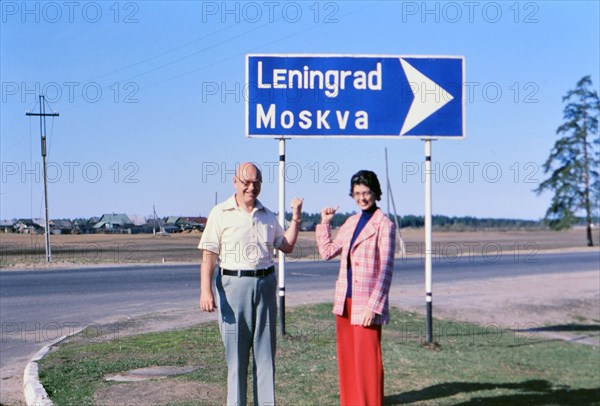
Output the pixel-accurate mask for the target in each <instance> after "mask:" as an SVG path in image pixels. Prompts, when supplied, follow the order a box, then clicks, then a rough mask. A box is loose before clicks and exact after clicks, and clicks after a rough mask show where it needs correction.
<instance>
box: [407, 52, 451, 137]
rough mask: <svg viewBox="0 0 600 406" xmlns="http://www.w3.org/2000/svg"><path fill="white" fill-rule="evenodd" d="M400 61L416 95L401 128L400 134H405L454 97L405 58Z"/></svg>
mask: <svg viewBox="0 0 600 406" xmlns="http://www.w3.org/2000/svg"><path fill="white" fill-rule="evenodd" d="M400 63H401V64H402V68H403V69H404V73H405V74H406V78H407V79H408V83H409V85H410V90H411V91H412V93H413V95H414V96H415V97H414V99H413V101H412V103H411V105H410V108H409V109H408V114H407V115H406V119H404V124H402V129H401V130H400V135H404V134H406V133H407V132H409V131H410V130H412V129H413V128H415V127H416V126H417V125H418V124H420V123H421V122H422V121H423V120H425V119H426V118H427V117H429V116H430V115H432V114H433V113H435V112H436V111H438V110H439V109H441V108H442V107H444V106H445V105H446V104H447V103H448V102H450V101H451V100H452V99H454V97H453V96H452V95H451V94H450V93H448V92H447V91H445V90H444V89H442V87H441V86H440V85H438V84H437V83H435V82H434V81H433V80H431V79H429V78H428V77H427V76H425V75H423V74H422V73H421V72H419V71H418V70H416V69H415V68H414V67H413V66H412V65H411V64H409V63H408V62H406V61H405V60H404V59H400ZM418 93H420V94H418Z"/></svg>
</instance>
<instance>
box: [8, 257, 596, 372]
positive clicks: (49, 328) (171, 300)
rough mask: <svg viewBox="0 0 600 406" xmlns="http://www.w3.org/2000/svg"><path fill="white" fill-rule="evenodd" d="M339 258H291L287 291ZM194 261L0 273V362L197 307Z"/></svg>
mask: <svg viewBox="0 0 600 406" xmlns="http://www.w3.org/2000/svg"><path fill="white" fill-rule="evenodd" d="M447 254H448V255H446V256H445V257H436V258H435V260H434V263H433V272H434V292H435V282H449V281H466V280H474V279H477V280H482V279H486V278H491V277H498V276H504V277H511V276H517V275H538V274H540V275H541V274H549V273H564V272H579V271H586V270H587V271H589V270H598V269H600V254H599V253H598V252H586V253H568V254H567V253H563V254H539V253H532V252H528V251H522V252H511V253H509V254H507V253H504V254H503V255H496V253H495V252H493V253H490V254H489V255H486V256H469V255H464V253H463V255H461V256H460V257H459V258H457V257H456V256H453V255H452V253H447ZM338 266H339V263H338V262H320V261H319V262H316V261H312V262H288V263H287V265H286V270H287V272H286V274H287V275H286V291H287V295H288V296H290V295H294V294H297V293H298V292H303V291H310V290H315V289H323V288H330V289H333V286H334V279H335V277H336V273H337V267H338ZM423 269H424V266H423V260H422V259H408V260H401V259H398V260H396V266H395V270H396V271H395V272H396V275H395V277H394V283H395V284H404V285H407V284H415V285H417V284H421V285H422V284H423V283H424V276H423ZM198 273H199V266H198V265H197V264H189V265H165V266H157V265H154V266H148V265H139V266H116V267H106V268H97V267H96V268H81V269H64V270H61V269H56V270H51V271H50V270H44V271H14V272H13V271H2V272H0V320H1V325H2V326H1V327H2V330H1V344H0V353H1V359H0V368H2V367H4V366H5V365H7V364H9V363H11V362H14V361H15V360H19V359H23V358H25V357H29V356H32V355H33V354H34V353H35V352H36V351H37V350H38V349H39V348H41V347H42V346H43V345H45V344H47V343H48V342H50V341H52V340H54V339H55V338H58V337H60V336H61V335H64V334H67V333H69V332H72V331H73V330H74V329H77V328H80V327H84V326H95V325H96V324H95V323H98V322H106V321H109V320H111V319H112V320H114V319H124V318H126V317H135V316H140V315H144V314H149V313H155V312H161V311H165V310H176V309H189V308H193V307H195V306H197V304H198V295H199V277H198Z"/></svg>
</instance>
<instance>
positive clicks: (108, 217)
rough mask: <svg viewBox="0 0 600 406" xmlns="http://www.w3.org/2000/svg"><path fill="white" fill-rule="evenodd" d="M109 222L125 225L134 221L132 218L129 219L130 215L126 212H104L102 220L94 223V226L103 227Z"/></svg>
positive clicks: (110, 223)
mask: <svg viewBox="0 0 600 406" xmlns="http://www.w3.org/2000/svg"><path fill="white" fill-rule="evenodd" d="M107 224H109V225H118V226H125V225H132V224H133V222H132V221H131V219H129V216H127V214H124V213H119V214H116V213H112V214H103V215H102V217H101V218H100V220H99V221H98V222H97V223H96V224H95V225H94V228H102V227H104V226H105V225H107Z"/></svg>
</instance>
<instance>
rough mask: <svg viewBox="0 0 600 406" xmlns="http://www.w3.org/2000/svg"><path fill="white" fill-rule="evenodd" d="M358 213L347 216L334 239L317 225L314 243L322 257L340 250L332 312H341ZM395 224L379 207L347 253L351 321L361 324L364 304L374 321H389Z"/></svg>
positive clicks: (341, 313) (325, 257)
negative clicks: (389, 295)
mask: <svg viewBox="0 0 600 406" xmlns="http://www.w3.org/2000/svg"><path fill="white" fill-rule="evenodd" d="M359 218H360V213H359V214H355V215H354V216H352V217H350V218H348V220H346V222H345V223H344V225H342V227H341V228H340V230H339V231H338V233H337V235H336V236H335V239H332V238H331V227H330V226H329V225H325V224H319V225H317V230H316V233H317V245H318V247H319V254H320V255H321V258H323V259H324V260H328V259H331V258H333V257H335V256H337V255H339V254H340V253H341V259H340V273H339V276H338V280H337V282H336V285H335V297H334V303H333V313H334V314H337V315H340V316H342V315H343V314H344V301H345V299H346V291H347V289H348V278H347V273H348V271H347V270H348V249H349V246H350V240H351V239H352V235H353V234H354V230H355V229H356V225H357V223H358V220H359ZM395 243H396V225H395V224H394V223H392V222H391V221H390V220H389V219H388V218H387V217H386V216H385V215H384V214H383V212H382V211H381V210H380V209H378V210H377V211H375V213H373V217H371V219H370V220H369V222H368V223H367V224H366V225H365V227H364V228H363V229H362V231H361V232H360V234H359V235H358V237H357V238H356V241H355V242H354V245H353V246H352V252H351V253H350V260H351V261H352V283H353V285H352V320H350V323H351V324H360V323H361V321H362V317H363V309H364V308H365V306H366V307H367V308H368V309H370V310H372V311H373V312H375V313H376V317H375V320H374V322H373V323H374V324H384V323H387V322H388V321H389V320H390V317H389V312H388V293H389V291H390V285H391V283H392V273H393V270H394V246H395Z"/></svg>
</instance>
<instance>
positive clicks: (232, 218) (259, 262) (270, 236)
mask: <svg viewBox="0 0 600 406" xmlns="http://www.w3.org/2000/svg"><path fill="white" fill-rule="evenodd" d="M283 236H284V231H283V228H282V227H281V225H279V223H278V222H277V217H276V216H275V214H274V213H273V212H271V211H270V210H269V209H267V208H266V207H264V206H263V205H262V204H261V203H260V201H258V200H257V201H256V204H255V205H254V209H253V210H252V212H250V213H248V212H246V211H245V210H243V209H241V208H240V207H239V206H238V205H237V202H236V201H235V195H233V196H231V197H230V198H229V199H227V200H225V201H224V202H222V203H220V204H218V205H216V206H215V207H214V208H213V209H212V210H211V212H210V214H209V215H208V220H207V222H206V228H205V229H204V233H203V234H202V238H201V239H200V243H199V244H198V249H201V250H208V251H211V252H214V253H215V254H217V255H218V259H219V264H220V267H221V268H225V269H232V270H238V269H262V268H267V267H269V266H271V265H273V248H279V246H280V245H281V242H282V241H283Z"/></svg>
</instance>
